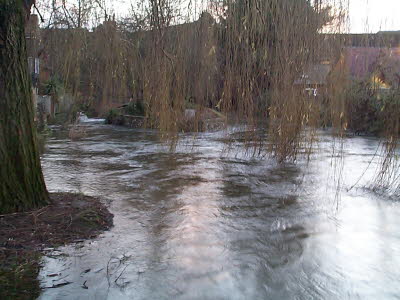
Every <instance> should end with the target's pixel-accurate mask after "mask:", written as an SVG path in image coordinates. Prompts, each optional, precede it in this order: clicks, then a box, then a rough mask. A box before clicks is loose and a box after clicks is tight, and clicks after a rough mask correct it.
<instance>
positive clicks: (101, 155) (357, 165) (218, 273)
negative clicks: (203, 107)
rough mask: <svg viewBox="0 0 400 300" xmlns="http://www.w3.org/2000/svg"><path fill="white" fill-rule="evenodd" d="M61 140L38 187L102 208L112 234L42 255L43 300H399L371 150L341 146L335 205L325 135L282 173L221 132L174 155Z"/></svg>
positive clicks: (398, 268)
mask: <svg viewBox="0 0 400 300" xmlns="http://www.w3.org/2000/svg"><path fill="white" fill-rule="evenodd" d="M67 136H68V134H67V132H63V131H61V130H58V129H54V132H53V136H52V138H50V139H49V141H48V144H47V150H46V153H45V154H44V156H43V159H42V163H43V167H44V173H45V178H46V182H47V186H48V189H49V190H50V191H54V192H58V191H62V192H65V191H73V192H81V193H84V194H86V195H92V196H100V197H102V198H103V199H104V201H107V202H108V203H109V206H110V210H111V212H112V213H113V214H114V225H115V226H114V227H113V228H112V229H111V230H110V231H108V232H106V233H104V234H102V235H101V236H100V237H99V238H97V239H95V240H91V241H86V242H82V243H79V244H77V245H73V246H67V247H63V248H60V249H58V251H55V252H52V253H50V254H49V256H48V257H46V258H45V259H44V267H43V269H42V271H41V273H40V279H41V280H42V287H43V288H44V291H43V293H42V296H41V297H40V299H400V230H399V229H400V218H399V216H400V201H397V198H396V197H394V196H392V197H388V196H387V195H381V196H378V195H377V194H375V193H373V192H372V191H371V190H369V189H366V188H364V186H365V184H366V183H368V180H369V179H371V177H372V175H373V173H374V170H375V167H376V166H375V162H372V163H371V164H370V162H371V160H372V159H373V158H374V154H375V152H376V147H377V146H378V142H377V141H376V140H375V139H372V138H358V137H357V138H351V139H348V140H346V142H345V144H344V149H345V151H344V154H345V155H344V164H345V165H344V169H343V174H342V181H341V185H340V188H341V192H340V197H336V196H335V194H336V192H337V191H338V190H337V188H338V186H337V184H335V181H336V179H337V178H339V172H338V170H340V167H336V168H335V167H332V165H335V163H340V161H339V160H335V159H332V139H331V138H330V137H329V136H326V135H322V136H321V137H320V143H319V144H318V147H316V148H315V154H314V155H313V156H314V158H315V159H313V160H312V162H311V163H309V164H307V162H305V161H304V162H302V161H299V162H298V163H297V164H285V165H277V164H275V163H274V162H273V161H272V160H269V159H254V158H249V157H246V156H244V155H243V154H242V153H241V152H240V151H237V150H234V151H230V152H227V151H226V143H225V138H226V133H204V134H200V135H198V136H197V138H196V139H193V137H192V136H186V137H183V138H182V140H181V142H182V143H181V144H182V145H181V146H179V147H178V149H177V151H176V152H174V153H171V152H169V151H168V148H167V147H165V146H163V145H162V144H161V143H160V142H159V141H158V138H157V135H156V133H154V132H152V131H143V130H132V129H125V128H120V127H112V126H105V125H99V124H91V123H88V125H87V135H86V137H85V138H83V139H82V140H79V141H70V140H69V139H68V137H67ZM368 166H369V168H368V169H367V167H368ZM365 170H367V171H366V172H365V174H364V176H363V177H362V179H361V180H359V178H360V176H361V175H362V174H363V173H364V171H365ZM355 184H356V185H355ZM353 185H355V186H354V187H353V188H352V189H350V188H351V187H352V186H353ZM349 189H350V190H349ZM63 282H71V283H70V284H68V285H64V286H60V287H59V288H46V287H50V286H53V285H55V284H60V283H63Z"/></svg>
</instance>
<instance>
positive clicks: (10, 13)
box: [0, 0, 49, 213]
mask: <svg viewBox="0 0 400 300" xmlns="http://www.w3.org/2000/svg"><path fill="white" fill-rule="evenodd" d="M32 4H33V1H32V0H0V213H9V212H16V211H23V210H30V209H33V208H37V207H40V206H43V205H46V204H47V203H49V196H48V192H47V190H46V186H45V182H44V178H43V174H42V169H41V165H40V158H39V152H38V147H37V140H36V128H35V124H34V111H33V100H32V88H31V79H30V76H29V74H28V66H27V54H26V45H25V22H26V19H27V17H28V16H29V11H30V7H31V5H32Z"/></svg>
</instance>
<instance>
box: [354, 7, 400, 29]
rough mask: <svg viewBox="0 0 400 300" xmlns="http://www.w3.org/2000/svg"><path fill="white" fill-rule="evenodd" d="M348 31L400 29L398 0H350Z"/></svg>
mask: <svg viewBox="0 0 400 300" xmlns="http://www.w3.org/2000/svg"><path fill="white" fill-rule="evenodd" d="M349 9H350V31H351V32H356V33H359V32H377V31H380V30H400V0H351V1H350V7H349Z"/></svg>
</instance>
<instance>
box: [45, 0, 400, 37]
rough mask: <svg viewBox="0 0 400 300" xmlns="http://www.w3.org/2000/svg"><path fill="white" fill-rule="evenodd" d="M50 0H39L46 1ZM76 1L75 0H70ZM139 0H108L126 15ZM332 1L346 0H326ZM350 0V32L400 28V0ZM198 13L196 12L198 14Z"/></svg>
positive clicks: (194, 3) (196, 2)
mask: <svg viewBox="0 0 400 300" xmlns="http://www.w3.org/2000/svg"><path fill="white" fill-rule="evenodd" d="M46 1H49V0H38V2H46ZM69 1H74V0H69ZM137 1H138V0H112V1H111V0H109V1H107V0H106V3H107V4H109V5H110V7H109V8H113V9H114V10H115V13H116V15H117V16H125V15H126V14H127V13H128V12H129V7H130V3H131V2H133V3H137ZM180 1H181V2H191V3H192V6H191V7H192V9H194V8H195V7H196V6H197V8H196V10H197V13H198V10H199V6H202V4H203V7H204V3H206V2H207V1H206V0H180ZM326 1H332V2H338V1H346V0H326ZM347 1H349V3H350V4H349V10H350V14H349V21H350V24H349V25H350V27H349V29H350V32H354V33H362V32H377V31H380V30H383V31H386V30H400V0H347ZM197 13H196V14H197Z"/></svg>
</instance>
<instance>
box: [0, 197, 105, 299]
mask: <svg viewBox="0 0 400 300" xmlns="http://www.w3.org/2000/svg"><path fill="white" fill-rule="evenodd" d="M51 199H52V204H51V205H48V206H46V207H43V208H41V209H38V210H35V211H31V212H24V213H15V214H8V215H1V216H0V260H1V261H0V286H1V289H0V299H16V298H18V299H35V298H37V297H38V296H39V293H40V287H39V281H38V280H37V275H38V273H39V268H40V264H39V261H40V257H41V251H42V250H44V249H46V248H52V247H57V246H61V245H65V244H68V243H72V242H75V241H78V240H82V239H90V238H94V237H96V236H97V235H98V234H100V233H101V232H103V231H105V230H107V229H109V228H110V227H111V226H112V225H113V215H112V214H111V213H110V212H109V211H108V210H107V208H106V206H105V205H104V204H102V203H101V201H100V200H99V199H97V198H93V197H89V196H84V195H81V194H69V193H55V194H51ZM55 287H56V286H55Z"/></svg>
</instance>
